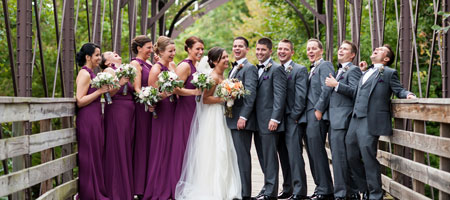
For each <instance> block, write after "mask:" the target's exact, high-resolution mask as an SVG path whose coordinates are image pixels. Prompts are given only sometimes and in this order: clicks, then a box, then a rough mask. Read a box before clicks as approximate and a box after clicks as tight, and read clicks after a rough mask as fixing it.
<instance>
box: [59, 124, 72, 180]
mask: <svg viewBox="0 0 450 200" xmlns="http://www.w3.org/2000/svg"><path fill="white" fill-rule="evenodd" d="M61 122H62V128H70V127H73V118H72V117H62V118H61ZM72 152H73V144H66V145H63V146H62V148H61V156H62V157H64V156H67V155H69V154H72ZM72 179H73V170H69V171H67V172H65V173H64V174H62V183H65V182H67V181H70V180H72Z"/></svg>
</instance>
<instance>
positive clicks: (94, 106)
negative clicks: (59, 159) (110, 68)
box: [76, 66, 108, 200]
mask: <svg viewBox="0 0 450 200" xmlns="http://www.w3.org/2000/svg"><path fill="white" fill-rule="evenodd" d="M81 69H84V70H86V71H88V72H89V74H90V75H91V80H92V79H93V78H95V74H94V72H93V71H92V70H91V69H89V68H88V67H86V66H83V67H82V68H81ZM96 90H97V89H95V88H92V87H91V86H90V85H89V89H88V92H87V95H89V94H91V93H93V92H95V91H96ZM76 125H77V140H78V177H79V181H78V188H79V189H78V197H79V199H83V200H85V199H96V200H103V199H108V197H107V195H106V194H107V193H106V188H105V185H104V182H103V181H104V179H103V177H104V175H103V156H104V154H103V151H104V143H105V142H104V141H105V135H104V131H103V118H102V105H101V103H100V97H98V98H97V99H95V100H94V101H93V102H91V103H90V104H89V105H87V106H84V107H81V108H79V109H78V111H77V119H76Z"/></svg>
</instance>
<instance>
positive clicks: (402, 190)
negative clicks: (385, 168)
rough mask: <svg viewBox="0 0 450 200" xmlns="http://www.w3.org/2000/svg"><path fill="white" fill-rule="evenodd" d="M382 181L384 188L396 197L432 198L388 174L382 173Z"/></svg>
mask: <svg viewBox="0 0 450 200" xmlns="http://www.w3.org/2000/svg"><path fill="white" fill-rule="evenodd" d="M381 182H382V183H383V190H385V191H387V192H388V193H389V194H390V195H392V196H393V197H395V198H396V199H414V200H430V198H428V197H426V196H424V195H422V194H420V193H418V192H415V191H413V190H411V189H410V188H408V187H406V186H403V185H402V184H400V183H397V182H395V181H393V180H392V179H390V178H389V177H387V176H386V175H383V174H382V175H381Z"/></svg>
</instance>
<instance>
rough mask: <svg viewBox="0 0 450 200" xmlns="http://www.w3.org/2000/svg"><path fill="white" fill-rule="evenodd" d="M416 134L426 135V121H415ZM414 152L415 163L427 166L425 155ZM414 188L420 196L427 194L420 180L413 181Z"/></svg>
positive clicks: (418, 151)
mask: <svg viewBox="0 0 450 200" xmlns="http://www.w3.org/2000/svg"><path fill="white" fill-rule="evenodd" d="M414 132H416V133H418V134H422V135H423V134H424V133H425V121H420V120H414ZM424 142H425V141H424ZM413 151H414V161H415V162H418V163H422V164H425V153H424V152H423V151H420V150H413ZM412 186H413V189H414V191H416V192H418V193H420V194H425V184H423V183H422V182H420V181H418V180H413V181H412Z"/></svg>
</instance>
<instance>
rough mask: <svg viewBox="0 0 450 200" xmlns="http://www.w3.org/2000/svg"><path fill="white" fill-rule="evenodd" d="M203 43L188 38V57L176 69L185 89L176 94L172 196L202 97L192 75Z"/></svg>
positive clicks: (185, 46) (186, 48) (171, 173)
mask: <svg viewBox="0 0 450 200" xmlns="http://www.w3.org/2000/svg"><path fill="white" fill-rule="evenodd" d="M203 49H204V45H203V41H202V40H201V39H200V38H198V37H195V36H192V37H190V38H188V39H187V40H186V41H185V44H184V50H185V51H187V52H188V57H187V58H186V59H184V60H183V61H182V62H181V63H180V64H178V67H177V69H176V73H177V75H178V77H179V78H180V80H183V81H184V88H181V89H177V90H176V91H175V92H174V93H176V94H177V95H179V96H180V98H179V99H178V101H177V106H176V108H175V120H174V128H173V141H172V145H171V146H172V151H171V156H170V158H171V162H170V164H171V166H170V176H169V178H170V189H171V195H172V196H174V195H175V187H176V185H177V182H178V180H179V179H180V175H181V167H182V165H183V158H184V151H185V150H186V144H187V141H188V138H189V131H190V129H191V121H192V116H193V115H194V111H195V106H196V103H195V96H196V95H201V91H200V90H197V89H195V87H194V85H192V83H191V80H192V74H193V73H195V72H196V71H197V69H196V68H195V66H196V64H197V62H198V61H200V59H201V58H202V56H203Z"/></svg>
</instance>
